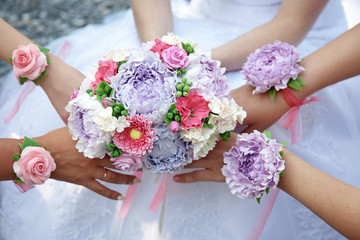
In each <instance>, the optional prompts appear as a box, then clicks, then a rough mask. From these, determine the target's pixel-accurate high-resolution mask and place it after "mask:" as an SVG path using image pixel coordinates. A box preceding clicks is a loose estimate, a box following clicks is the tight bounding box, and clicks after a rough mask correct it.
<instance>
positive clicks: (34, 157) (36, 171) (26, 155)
mask: <svg viewBox="0 0 360 240" xmlns="http://www.w3.org/2000/svg"><path fill="white" fill-rule="evenodd" d="M13 169H14V172H15V173H16V175H17V176H18V177H19V178H20V179H21V180H22V181H23V182H25V183H27V184H43V183H44V182H45V181H46V180H47V179H48V178H49V177H50V174H51V172H52V171H54V170H55V169H56V164H55V161H54V159H53V158H52V156H51V155H50V153H49V152H48V151H46V150H45V149H44V148H43V147H26V148H24V150H23V151H22V152H21V156H20V159H19V160H18V161H16V162H14V165H13Z"/></svg>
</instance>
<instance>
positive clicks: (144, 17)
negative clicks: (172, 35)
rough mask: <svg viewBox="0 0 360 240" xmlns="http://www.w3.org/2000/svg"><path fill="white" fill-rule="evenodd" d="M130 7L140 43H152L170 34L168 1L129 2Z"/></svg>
mask: <svg viewBox="0 0 360 240" xmlns="http://www.w3.org/2000/svg"><path fill="white" fill-rule="evenodd" d="M131 7H132V10H133V12H134V18H135V23H136V28H137V31H138V35H139V38H140V40H141V41H142V42H146V41H152V40H154V39H155V38H161V37H162V36H163V35H165V34H167V33H168V32H172V28H173V19H172V13H171V4H170V0H131Z"/></svg>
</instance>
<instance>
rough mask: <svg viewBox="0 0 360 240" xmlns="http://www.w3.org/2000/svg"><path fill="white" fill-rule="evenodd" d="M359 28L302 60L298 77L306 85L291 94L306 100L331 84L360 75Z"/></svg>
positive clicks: (358, 26) (353, 29)
mask: <svg viewBox="0 0 360 240" xmlns="http://www.w3.org/2000/svg"><path fill="white" fill-rule="evenodd" d="M359 39H360V24H358V25H357V26H355V27H354V28H352V29H351V30H349V31H347V32H346V33H344V34H342V35H341V36H340V37H338V38H336V39H335V40H334V41H332V42H330V43H329V44H327V45H325V46H324V47H322V48H320V49H319V50H317V51H316V52H314V53H312V54H310V55H309V56H307V57H305V58H304V59H303V61H301V65H302V66H303V67H304V68H305V72H303V73H301V75H300V76H301V77H302V79H303V80H304V82H305V83H306V85H305V86H304V87H303V90H302V91H294V93H295V94H296V95H297V96H298V97H300V98H305V97H306V96H309V95H311V94H312V93H314V92H316V91H318V90H320V89H322V88H324V87H327V86H329V85H331V84H334V83H337V82H339V81H342V80H345V79H347V78H350V77H353V76H356V75H358V74H360V48H359V47H358V45H359Z"/></svg>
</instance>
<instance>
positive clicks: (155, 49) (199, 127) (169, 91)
mask: <svg viewBox="0 0 360 240" xmlns="http://www.w3.org/2000/svg"><path fill="white" fill-rule="evenodd" d="M224 72H225V70H224V69H223V68H220V63H219V62H218V61H215V60H212V59H211V58H210V54H209V53H208V52H205V51H202V50H201V49H200V48H199V47H198V45H197V44H196V43H193V42H189V41H185V40H183V39H181V38H179V37H178V36H176V35H174V34H171V33H170V34H168V35H166V36H164V37H163V38H162V39H161V40H158V39H156V40H155V41H152V42H148V43H145V44H143V45H142V46H141V47H139V48H136V49H131V50H122V49H117V50H112V51H111V52H109V53H108V54H107V55H106V56H105V57H104V58H103V59H102V60H100V61H99V62H98V64H97V65H96V67H94V70H93V71H92V73H91V74H89V75H88V76H87V77H86V78H85V79H84V80H83V82H82V84H81V86H80V87H79V89H76V91H74V95H73V96H72V100H71V101H70V102H69V103H68V105H67V107H66V110H67V111H68V112H70V117H69V120H68V127H69V130H70V132H71V134H72V136H73V139H74V140H78V142H77V144H76V148H77V149H78V150H79V151H80V152H83V154H84V155H85V156H86V157H89V158H103V157H104V156H105V155H106V154H108V155H110V156H111V160H112V161H113V162H114V165H115V166H116V167H117V168H119V169H121V170H125V171H136V170H137V169H139V168H146V169H149V170H151V171H152V172H154V173H161V172H173V171H175V170H177V169H179V168H181V167H183V166H185V165H186V164H189V163H191V162H192V161H193V160H197V159H199V158H202V157H205V156H206V155H207V154H208V152H209V151H210V150H212V149H213V148H214V147H215V145H216V143H217V141H218V140H219V139H222V140H224V141H227V137H228V136H229V135H230V131H231V130H233V129H234V128H235V127H236V125H237V123H240V124H241V123H242V121H243V119H244V118H245V117H246V112H245V111H244V110H243V109H242V108H241V107H240V106H238V105H237V104H236V103H235V101H234V99H230V95H229V87H228V83H227V79H226V77H225V75H224Z"/></svg>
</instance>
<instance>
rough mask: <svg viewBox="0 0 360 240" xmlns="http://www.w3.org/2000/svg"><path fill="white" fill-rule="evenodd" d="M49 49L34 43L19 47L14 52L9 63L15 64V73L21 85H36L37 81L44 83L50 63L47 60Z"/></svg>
mask: <svg viewBox="0 0 360 240" xmlns="http://www.w3.org/2000/svg"><path fill="white" fill-rule="evenodd" d="M48 53H49V49H47V48H43V47H39V46H37V45H35V44H34V43H29V44H28V45H26V46H25V45H19V47H18V48H17V49H15V50H14V51H13V54H12V57H9V61H10V62H11V63H12V64H13V71H14V74H15V76H16V77H17V78H18V80H19V82H20V84H24V83H25V82H27V81H32V82H34V83H35V84H36V85H37V84H38V83H37V80H39V81H43V77H44V76H46V75H47V72H46V71H45V69H46V67H47V66H48V65H49V63H50V59H49V58H46V54H48Z"/></svg>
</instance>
